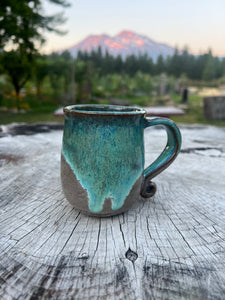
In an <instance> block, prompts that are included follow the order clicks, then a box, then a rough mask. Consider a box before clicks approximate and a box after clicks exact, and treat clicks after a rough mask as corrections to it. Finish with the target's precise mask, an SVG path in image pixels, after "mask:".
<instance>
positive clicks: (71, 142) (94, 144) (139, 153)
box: [61, 105, 181, 217]
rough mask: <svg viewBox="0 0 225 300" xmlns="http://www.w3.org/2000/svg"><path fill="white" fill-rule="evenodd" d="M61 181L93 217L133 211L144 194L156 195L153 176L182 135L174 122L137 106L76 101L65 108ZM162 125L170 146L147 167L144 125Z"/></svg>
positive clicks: (69, 197) (176, 148)
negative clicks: (77, 102)
mask: <svg viewBox="0 0 225 300" xmlns="http://www.w3.org/2000/svg"><path fill="white" fill-rule="evenodd" d="M64 116H65V125H64V133H63V145H62V155H61V181H62V187H63V191H64V194H65V196H66V198H67V200H68V201H69V202H70V203H71V204H72V205H73V206H74V207H75V208H77V209H78V210H80V211H82V212H83V213H86V214H88V215H93V216H100V217H104V216H112V215H117V214H119V213H121V212H124V211H126V210H128V209H129V208H130V207H131V206H132V204H133V203H134V202H135V200H137V199H138V197H139V195H140V194H141V196H142V197H145V198H148V197H151V196H153V195H154V193H155V191H156V186H155V184H154V183H152V182H151V179H152V178H153V177H155V176H156V175H158V174H159V173H160V172H162V171H163V170H164V169H165V168H167V167H168V166H169V165H170V164H171V163H172V161H173V160H174V159H175V158H176V156H177V154H178V153H179V150H180V146H181V135H180V131H179V129H178V127H177V126H176V125H175V124H174V123H173V121H171V120H169V119H165V118H160V117H146V112H145V110H144V109H142V108H138V107H123V106H114V105H71V106H67V107H65V108H64ZM155 125H163V126H164V127H165V129H166V132H167V145H166V147H165V149H164V150H163V151H162V153H161V155H160V156H159V157H158V158H157V159H156V160H155V161H154V162H153V163H152V164H151V165H150V166H149V167H148V168H146V169H144V162H145V159H144V129H145V128H147V127H151V126H155Z"/></svg>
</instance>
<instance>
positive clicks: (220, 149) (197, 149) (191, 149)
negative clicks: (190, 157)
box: [180, 147, 225, 157]
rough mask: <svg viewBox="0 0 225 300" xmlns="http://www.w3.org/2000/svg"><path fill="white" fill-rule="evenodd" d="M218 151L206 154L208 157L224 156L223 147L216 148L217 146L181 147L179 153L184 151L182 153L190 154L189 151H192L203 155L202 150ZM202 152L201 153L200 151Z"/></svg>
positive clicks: (224, 150)
mask: <svg viewBox="0 0 225 300" xmlns="http://www.w3.org/2000/svg"><path fill="white" fill-rule="evenodd" d="M213 150H215V151H218V152H219V153H214V154H213V153H212V154H210V152H209V154H208V155H207V156H209V157H225V155H223V153H225V149H223V148H217V147H194V148H185V149H181V150H180V153H184V154H190V153H194V154H197V155H204V154H203V153H204V151H213ZM201 152H203V153H201Z"/></svg>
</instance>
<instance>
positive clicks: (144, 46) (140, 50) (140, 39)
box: [59, 30, 175, 60]
mask: <svg viewBox="0 0 225 300" xmlns="http://www.w3.org/2000/svg"><path fill="white" fill-rule="evenodd" d="M98 47H101V49H102V52H103V53H105V52H106V51H108V52H109V53H110V54H112V55H115V56H116V55H119V54H120V55H121V56H122V57H123V58H124V57H126V56H127V55H130V54H134V55H139V54H144V53H146V54H147V55H148V56H149V57H152V58H153V60H155V59H156V58H157V57H158V56H159V54H162V55H163V56H164V57H166V56H168V55H173V53H174V51H175V49H174V48H173V47H171V46H168V45H166V44H162V43H157V42H155V41H153V40H151V39H150V38H148V37H146V36H144V35H141V34H137V33H135V32H133V31H127V30H124V31H122V32H120V33H119V34H117V35H116V36H113V37H111V36H109V35H106V34H102V35H90V36H88V37H87V38H85V39H84V40H83V41H81V42H80V43H78V44H76V45H74V46H72V47H70V48H67V49H64V50H68V51H69V52H70V53H71V54H72V55H73V56H74V57H76V55H77V52H78V51H79V50H80V51H87V52H90V51H91V50H97V49H98ZM64 50H63V51H64ZM59 52H62V50H61V51H59Z"/></svg>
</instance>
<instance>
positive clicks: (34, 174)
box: [0, 126, 225, 300]
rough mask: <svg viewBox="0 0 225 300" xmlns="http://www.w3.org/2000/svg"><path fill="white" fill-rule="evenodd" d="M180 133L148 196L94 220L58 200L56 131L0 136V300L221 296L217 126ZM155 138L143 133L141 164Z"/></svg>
mask: <svg viewBox="0 0 225 300" xmlns="http://www.w3.org/2000/svg"><path fill="white" fill-rule="evenodd" d="M181 132H182V135H183V147H182V151H181V154H180V155H179V156H178V158H177V160H176V161H175V162H174V163H173V164H172V165H171V166H170V167H169V168H168V169H167V170H166V171H164V172H163V173H162V174H160V175H159V176H158V177H156V179H155V182H156V183H157V185H158V192H157V194H156V195H155V196H154V198H151V199H147V200H146V199H145V200H144V199H141V198H140V199H137V201H136V204H135V206H134V207H133V208H132V209H131V210H130V211H129V212H128V213H124V214H121V215H119V216H116V217H110V218H102V219H99V218H93V217H87V216H84V215H82V214H80V212H79V211H76V210H74V209H73V208H72V207H71V206H70V204H69V203H68V202H67V201H66V200H65V198H64V196H63V194H62V190H61V184H60V177H59V173H60V170H59V167H60V148H61V138H62V131H52V132H46V133H37V134H35V135H29V136H27V135H14V136H11V135H8V136H7V135H6V136H5V137H3V138H1V139H0V166H1V167H0V299H4V300H5V299H7V300H8V299H10V300H11V299H33V300H34V299H60V300H61V299H129V300H132V299H224V297H225V296H224V295H225V183H224V178H225V168H224V166H225V129H224V128H216V127H206V126H181ZM20 133H21V132H20ZM165 139H166V134H165V133H164V131H162V130H161V129H147V130H146V165H147V164H149V162H150V161H151V160H153V159H154V158H155V157H156V156H157V155H158V153H159V151H160V149H162V147H163V145H164V143H165Z"/></svg>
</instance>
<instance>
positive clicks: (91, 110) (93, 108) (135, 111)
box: [63, 104, 146, 116]
mask: <svg viewBox="0 0 225 300" xmlns="http://www.w3.org/2000/svg"><path fill="white" fill-rule="evenodd" d="M63 112H64V114H66V115H67V114H75V115H76V114H82V115H114V116H115V115H116V116H117V115H140V114H141V115H144V114H146V111H145V110H144V109H143V108H142V107H137V106H122V105H108V104H74V105H68V106H65V107H64V108H63Z"/></svg>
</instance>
